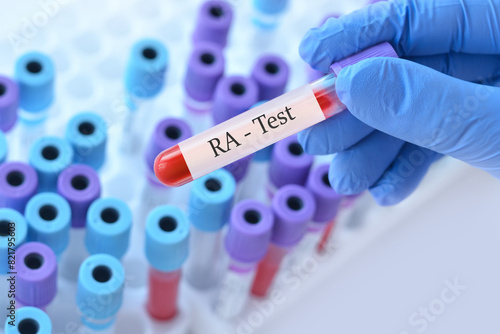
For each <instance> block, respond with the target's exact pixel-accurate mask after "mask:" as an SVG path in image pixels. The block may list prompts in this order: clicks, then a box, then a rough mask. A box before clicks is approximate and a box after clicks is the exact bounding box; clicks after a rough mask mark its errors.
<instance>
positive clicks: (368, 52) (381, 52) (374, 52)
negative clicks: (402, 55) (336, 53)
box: [330, 42, 398, 75]
mask: <svg viewBox="0 0 500 334" xmlns="http://www.w3.org/2000/svg"><path fill="white" fill-rule="evenodd" d="M374 57H394V58H398V54H397V53H396V51H395V50H394V48H393V47H392V46H391V45H390V44H389V43H387V42H383V43H380V44H377V45H375V46H372V47H369V48H368V49H365V50H363V51H360V52H358V53H356V54H353V55H352V56H349V57H347V58H344V59H342V60H339V61H338V62H335V63H333V64H332V65H331V66H330V69H331V70H332V71H333V72H334V73H335V75H339V73H340V71H341V70H342V69H343V68H344V67H346V66H349V65H354V64H356V63H359V62H360V61H362V60H365V59H368V58H374Z"/></svg>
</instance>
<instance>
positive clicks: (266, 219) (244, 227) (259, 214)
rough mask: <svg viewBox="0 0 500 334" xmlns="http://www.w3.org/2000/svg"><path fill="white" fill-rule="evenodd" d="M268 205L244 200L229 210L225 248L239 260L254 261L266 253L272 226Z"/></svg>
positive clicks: (271, 215) (231, 255)
mask: <svg viewBox="0 0 500 334" xmlns="http://www.w3.org/2000/svg"><path fill="white" fill-rule="evenodd" d="M273 221H274V218H273V213H272V211H271V209H270V208H269V207H267V206H266V205H264V204H263V203H261V202H258V201H255V200H244V201H241V202H239V203H238V204H236V205H235V206H234V208H233V210H232V211H231V219H230V223H229V230H228V233H227V235H226V240H225V243H226V250H227V252H228V254H229V256H230V257H231V258H232V259H234V260H236V261H239V262H244V263H256V262H258V261H260V260H261V259H262V258H263V257H264V255H266V252H267V248H268V247H269V241H270V240H271V233H272V227H273Z"/></svg>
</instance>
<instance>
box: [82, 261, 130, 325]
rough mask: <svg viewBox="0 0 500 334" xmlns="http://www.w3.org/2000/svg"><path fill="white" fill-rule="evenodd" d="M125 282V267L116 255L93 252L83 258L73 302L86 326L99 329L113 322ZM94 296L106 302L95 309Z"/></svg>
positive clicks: (121, 300) (120, 302) (121, 299)
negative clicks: (74, 301)
mask: <svg viewBox="0 0 500 334" xmlns="http://www.w3.org/2000/svg"><path fill="white" fill-rule="evenodd" d="M124 284H125V270H124V269H123V266H122V264H121V263H120V261H118V259H116V258H115V257H113V256H111V255H108V254H95V255H92V256H90V257H88V258H87V259H86V260H85V261H83V263H82V265H81V266H80V271H79V273H78V289H77V293H76V304H77V306H78V309H79V310H80V312H81V313H82V322H83V323H84V324H85V325H86V326H87V327H89V328H91V329H94V330H100V329H105V328H108V327H109V326H111V325H112V324H113V322H114V318H115V315H116V313H118V310H119V309H120V307H121V305H122V302H123V289H124ZM96 299H97V300H101V301H106V302H105V303H101V304H100V305H99V306H100V307H99V309H96V307H95V301H96ZM104 320H108V321H104Z"/></svg>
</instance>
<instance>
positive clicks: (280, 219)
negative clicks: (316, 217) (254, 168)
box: [252, 185, 316, 297]
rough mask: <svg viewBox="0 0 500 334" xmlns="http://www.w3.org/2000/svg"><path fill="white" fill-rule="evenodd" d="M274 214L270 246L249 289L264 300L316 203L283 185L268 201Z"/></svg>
mask: <svg viewBox="0 0 500 334" xmlns="http://www.w3.org/2000/svg"><path fill="white" fill-rule="evenodd" d="M272 209H273V214H274V225H273V233H272V236H271V244H270V246H269V249H268V251H267V254H266V256H265V257H264V259H263V260H262V261H261V262H260V263H259V266H258V268H257V273H256V274H255V278H254V281H253V285H252V294H253V295H254V296H258V297H265V296H266V295H267V294H268V292H269V289H270V288H271V285H272V283H273V281H274V278H275V276H276V273H277V272H278V271H279V269H280V266H281V262H282V260H283V258H284V257H285V255H286V254H288V253H289V252H290V251H291V250H292V249H293V248H294V247H295V246H296V245H297V244H298V243H299V242H300V241H301V239H302V237H303V236H304V234H305V233H306V229H307V222H308V221H309V220H310V219H311V218H312V216H313V214H314V212H315V210H316V203H315V201H314V198H313V196H312V194H311V193H310V192H309V191H308V190H307V189H306V188H304V187H302V186H298V185H287V186H284V187H283V188H281V189H280V190H278V192H277V193H276V195H275V196H274V198H273V201H272Z"/></svg>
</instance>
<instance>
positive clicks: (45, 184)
mask: <svg viewBox="0 0 500 334" xmlns="http://www.w3.org/2000/svg"><path fill="white" fill-rule="evenodd" d="M72 163H73V148H72V147H71V145H70V143H69V142H68V141H67V140H66V139H63V138H58V137H52V136H45V137H41V138H39V139H37V140H36V141H35V142H34V143H33V145H32V146H31V149H30V153H29V164H30V165H31V166H32V167H33V168H34V169H35V170H36V173H37V174H38V192H45V191H51V192H56V191H57V177H58V176H59V174H60V173H61V172H62V171H63V170H64V169H66V168H67V167H69V165H71V164H72Z"/></svg>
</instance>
